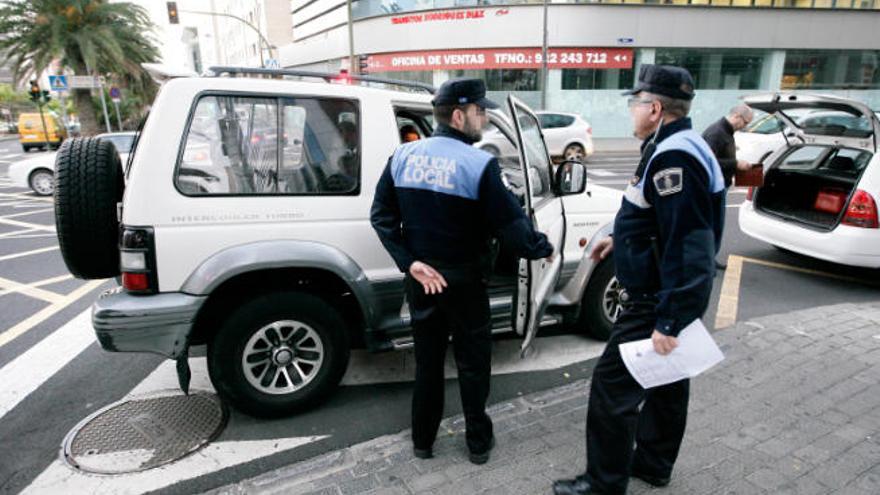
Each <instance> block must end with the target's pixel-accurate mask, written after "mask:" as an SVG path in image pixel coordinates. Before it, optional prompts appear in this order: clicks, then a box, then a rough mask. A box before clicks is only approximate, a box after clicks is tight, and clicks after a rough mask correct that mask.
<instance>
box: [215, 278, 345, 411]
mask: <svg viewBox="0 0 880 495" xmlns="http://www.w3.org/2000/svg"><path fill="white" fill-rule="evenodd" d="M346 330H347V329H346V325H345V322H344V321H343V319H342V318H341V317H340V316H339V314H338V313H337V311H336V309H335V308H334V307H333V306H331V305H330V304H328V303H327V302H326V301H324V300H323V299H321V298H318V297H315V296H312V295H309V294H304V293H300V292H279V293H272V294H266V295H262V296H258V297H256V298H254V299H252V300H250V301H248V302H246V303H244V304H243V305H242V306H240V307H239V308H237V309H236V310H234V311H233V312H232V314H231V315H230V316H229V317H228V318H226V319H225V322H224V323H223V324H222V326H221V328H220V329H219V331H218V332H217V334H216V336H215V337H214V339H213V341H211V342H210V344H209V345H208V371H209V373H210V376H211V382H212V383H213V384H214V387H215V388H216V389H217V392H218V393H219V394H220V396H221V397H222V398H223V399H224V400H226V401H227V402H229V403H230V404H232V405H233V406H234V407H236V408H237V409H239V410H241V411H242V412H245V413H247V414H250V415H252V416H257V417H277V416H283V415H286V414H290V413H293V412H295V411H299V410H302V409H304V408H307V407H309V406H312V405H314V404H316V403H317V402H318V401H320V400H321V399H323V398H325V397H326V396H327V395H328V394H329V393H330V392H332V391H333V390H334V389H335V388H336V386H337V385H338V384H339V381H340V380H341V379H342V375H343V374H344V373H345V369H346V367H347V366H348V358H349V352H350V351H349V342H348V332H347V331H346Z"/></svg>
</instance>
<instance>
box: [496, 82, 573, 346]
mask: <svg viewBox="0 0 880 495" xmlns="http://www.w3.org/2000/svg"><path fill="white" fill-rule="evenodd" d="M507 103H508V105H509V107H510V115H511V117H513V123H514V129H515V130H516V135H517V146H518V148H519V155H520V166H521V167H522V174H523V180H524V183H525V194H524V198H525V201H524V208H525V210H526V215H527V216H528V217H529V218H530V219H531V220H532V222H533V224H534V226H535V229H536V230H538V231H540V232H543V233H544V234H545V235H546V236H547V238H548V239H549V241H550V242H551V243H552V244H553V255H552V256H551V257H550V259H540V260H531V261H529V260H525V259H521V260H520V261H519V269H518V273H517V279H518V280H517V287H516V291H515V301H514V305H513V312H514V315H513V322H514V329H515V330H516V333H517V334H519V335H521V336H523V343H522V352H523V354H525V352H526V350H527V349H528V348H529V346H530V345H531V343H532V341H533V340H534V338H535V334H536V333H537V331H538V327H539V326H540V324H541V320H542V317H543V316H544V311H545V309H546V307H547V301H548V300H549V298H550V296H551V295H552V294H553V292H554V289H555V288H556V283H557V281H558V280H559V274H560V271H561V268H562V261H563V260H562V246H563V245H564V243H565V211H564V209H563V206H562V198H561V196H563V195H566V194H580V193H582V192H583V190H584V186H585V181H586V171H585V169H584V167H583V165H582V164H580V163H574V162H564V163H563V164H561V165H559V166H558V167H555V170H554V165H553V162H552V161H551V160H550V154H549V153H548V152H547V146H546V144H545V143H544V137H543V135H542V134H541V127H540V125H539V121H538V118H537V116H535V114H534V113H533V112H532V111H531V109H529V107H527V106H526V105H525V104H524V103H523V102H521V101H520V100H518V99H517V98H516V97H514V96H513V95H509V96H508V98H507Z"/></svg>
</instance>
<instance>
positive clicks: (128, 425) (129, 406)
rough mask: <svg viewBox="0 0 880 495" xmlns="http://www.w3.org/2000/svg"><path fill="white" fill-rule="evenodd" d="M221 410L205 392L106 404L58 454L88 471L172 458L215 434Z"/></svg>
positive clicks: (115, 470) (136, 467)
mask: <svg viewBox="0 0 880 495" xmlns="http://www.w3.org/2000/svg"><path fill="white" fill-rule="evenodd" d="M226 418H227V411H226V407H225V406H224V405H223V403H222V402H220V399H219V398H218V397H217V396H216V395H214V394H211V393H208V392H201V391H195V392H192V393H190V395H189V396H186V395H182V394H181V393H180V392H179V391H176V390H175V391H166V392H161V393H157V394H153V395H149V396H144V397H133V398H128V399H124V400H122V401H119V402H117V403H115V404H111V405H109V406H107V407H105V408H104V409H101V410H100V411H98V412H96V413H94V414H92V415H91V416H89V417H88V418H86V419H84V420H83V421H82V422H80V424H78V425H77V426H76V427H75V428H74V429H73V430H71V432H70V433H68V434H67V438H65V439H64V458H65V460H66V461H67V462H68V464H70V465H71V466H73V467H74V468H76V469H80V470H82V471H87V472H90V473H101V474H120V473H131V472H136V471H143V470H145V469H152V468H154V467H157V466H161V465H163V464H167V463H169V462H173V461H176V460H177V459H180V458H182V457H184V456H186V455H188V454H191V453H193V452H195V451H196V450H198V449H200V448H201V447H203V446H205V445H206V444H207V443H208V442H210V441H211V440H213V439H215V438H217V436H218V435H219V434H220V432H221V431H223V427H224V426H226Z"/></svg>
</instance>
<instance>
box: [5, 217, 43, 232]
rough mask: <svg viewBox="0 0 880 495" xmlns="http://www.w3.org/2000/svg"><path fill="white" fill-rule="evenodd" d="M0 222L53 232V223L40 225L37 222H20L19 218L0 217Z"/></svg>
mask: <svg viewBox="0 0 880 495" xmlns="http://www.w3.org/2000/svg"><path fill="white" fill-rule="evenodd" d="M0 223H2V224H4V225H12V226H13V227H24V228H28V229H34V230H45V231H47V232H55V226H54V225H42V224H39V223H31V222H21V221H19V220H7V219H5V218H0Z"/></svg>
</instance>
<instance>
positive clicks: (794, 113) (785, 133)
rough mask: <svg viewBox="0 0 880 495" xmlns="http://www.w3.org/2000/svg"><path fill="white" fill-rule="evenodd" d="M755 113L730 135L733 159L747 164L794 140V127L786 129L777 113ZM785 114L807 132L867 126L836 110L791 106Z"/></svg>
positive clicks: (859, 129) (854, 129)
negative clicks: (745, 125)
mask: <svg viewBox="0 0 880 495" xmlns="http://www.w3.org/2000/svg"><path fill="white" fill-rule="evenodd" d="M758 113H760V114H761V116H758V117H756V118H755V121H754V122H752V123H751V124H750V125H749V126H748V127H747V128H745V129H743V130H741V131H737V132H736V133H735V134H734V140H735V141H736V155H737V158H740V159H742V160H746V161H749V162H751V163H759V162H760V161H761V160H762V159H763V158H766V157H767V156H768V155H770V153H772V152H774V151H776V150H777V149H779V148H780V147H781V146H784V145H785V144H787V143H788V141H790V140H792V139H797V136H798V133H797V132H796V130H795V129H791V128H788V127H787V126H786V125H785V122H784V121H783V120H782V119H781V118H779V117H778V116H777V115H773V114H764V113H763V112H760V111H759V112H758ZM875 113H876V112H875ZM786 114H787V115H788V117H789V119H791V120H792V121H793V122H795V123H797V125H798V126H799V127H800V128H802V129H804V130H806V131H807V132H808V133H816V134H829V133H830V134H840V135H846V134H847V133H853V132H854V133H856V134H860V133H863V132H864V131H865V126H866V125H868V123H867V122H866V121H865V120H864V119H862V118H860V117H856V116H854V115H849V114H846V113H841V112H837V111H826V110H811V109H793V110H789V111H787V112H786Z"/></svg>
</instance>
